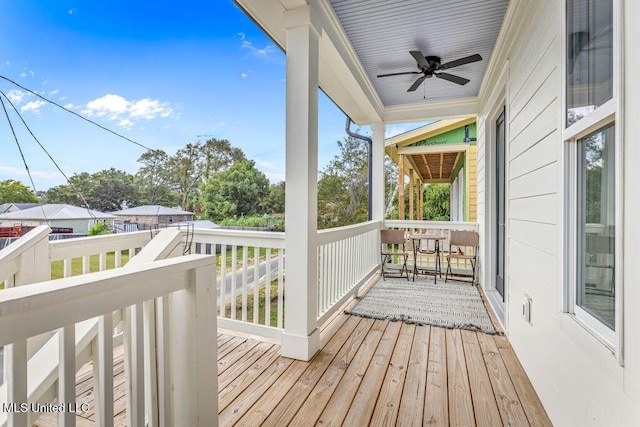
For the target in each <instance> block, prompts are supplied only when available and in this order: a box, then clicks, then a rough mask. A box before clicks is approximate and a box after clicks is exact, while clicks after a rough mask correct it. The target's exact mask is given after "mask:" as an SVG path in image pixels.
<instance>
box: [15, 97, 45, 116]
mask: <svg viewBox="0 0 640 427" xmlns="http://www.w3.org/2000/svg"><path fill="white" fill-rule="evenodd" d="M44 104H46V103H45V102H44V101H42V100H40V99H38V100H37V101H31V102H27V103H26V104H24V105H23V106H22V107H21V108H20V110H21V111H31V112H32V113H34V114H40V107H42V106H43V105H44Z"/></svg>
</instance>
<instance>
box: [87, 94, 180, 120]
mask: <svg viewBox="0 0 640 427" xmlns="http://www.w3.org/2000/svg"><path fill="white" fill-rule="evenodd" d="M82 114H85V115H87V116H96V117H105V118H107V119H108V120H113V121H117V122H118V126H122V127H127V128H128V127H131V126H133V125H134V124H135V122H136V121H137V120H153V119H156V118H167V117H171V116H172V115H173V109H172V108H171V107H170V106H169V104H168V103H166V102H160V101H159V100H157V99H150V98H143V99H140V100H133V101H129V100H127V99H126V98H124V97H123V96H120V95H114V94H111V93H109V94H107V95H105V96H103V97H100V98H96V99H94V100H93V101H90V102H88V103H87V106H86V108H85V109H84V110H82Z"/></svg>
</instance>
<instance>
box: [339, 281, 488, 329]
mask: <svg viewBox="0 0 640 427" xmlns="http://www.w3.org/2000/svg"><path fill="white" fill-rule="evenodd" d="M345 313H347V314H354V315H356V316H362V317H370V318H373V319H383V320H393V321H395V320H401V321H403V322H405V323H415V324H418V325H433V326H439V327H442V328H449V329H469V330H473V331H482V332H485V333H487V334H498V333H499V332H497V331H496V329H495V328H494V326H493V323H492V322H491V318H490V317H489V314H488V313H487V309H486V308H485V306H484V303H483V301H482V297H481V296H480V293H479V292H478V289H477V288H476V287H475V286H474V285H472V284H470V283H464V282H456V281H447V283H445V282H444V280H442V281H440V280H438V283H436V284H434V283H433V281H432V280H428V281H422V280H420V281H416V282H412V281H407V280H404V279H387V280H386V281H383V280H382V279H380V280H379V281H378V283H376V284H375V285H373V287H372V288H371V289H370V290H369V292H367V294H366V295H365V296H364V297H362V298H361V300H360V301H359V302H358V304H356V305H355V306H354V307H353V308H352V309H350V310H346V311H345Z"/></svg>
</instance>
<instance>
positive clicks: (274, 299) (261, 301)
mask: <svg viewBox="0 0 640 427" xmlns="http://www.w3.org/2000/svg"><path fill="white" fill-rule="evenodd" d="M258 291H259V295H258V324H260V325H264V324H265V321H264V317H265V313H266V310H265V294H266V287H265V286H264V285H262V286H260V288H259V289H258ZM270 292H271V294H270V295H269V296H270V299H271V301H269V303H270V310H271V312H270V316H269V317H270V318H269V325H267V326H273V327H277V326H278V317H277V316H278V280H277V279H275V280H272V281H271V289H270ZM253 294H254V291H253V290H251V291H248V292H247V322H249V323H253V307H254V304H253ZM282 310H283V319H282V326H283V327H284V295H283V301H282ZM218 315H220V309H218ZM225 317H226V318H227V319H228V318H230V317H231V301H230V300H227V301H226V303H225ZM236 319H237V320H241V319H242V295H240V296H237V297H236Z"/></svg>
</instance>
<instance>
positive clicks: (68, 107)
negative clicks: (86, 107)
mask: <svg viewBox="0 0 640 427" xmlns="http://www.w3.org/2000/svg"><path fill="white" fill-rule="evenodd" d="M64 108H66V109H67V110H77V109H79V108H80V105H75V104H72V103H71V102H70V103H68V104H65V105H64Z"/></svg>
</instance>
